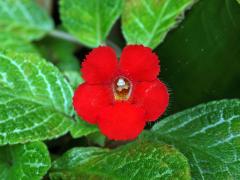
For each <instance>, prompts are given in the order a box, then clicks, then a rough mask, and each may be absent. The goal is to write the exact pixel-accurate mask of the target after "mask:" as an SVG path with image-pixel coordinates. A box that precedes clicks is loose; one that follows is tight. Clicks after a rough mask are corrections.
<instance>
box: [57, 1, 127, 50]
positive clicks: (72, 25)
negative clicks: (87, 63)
mask: <svg viewBox="0 0 240 180" xmlns="http://www.w3.org/2000/svg"><path fill="white" fill-rule="evenodd" d="M122 3H123V1H122V0H114V1H113V0H91V1H88V0H71V1H68V0H61V1H60V13H61V19H62V21H63V25H64V26H65V28H66V29H67V30H68V31H69V32H70V33H71V34H73V35H74V36H75V37H76V38H78V40H79V41H80V42H81V43H83V44H84V45H87V46H89V47H97V46H99V45H101V44H102V43H103V42H104V41H105V40H106V37H107V35H108V34H109V31H110V30H111V27H112V26H113V24H114V22H115V21H116V20H117V18H118V17H119V16H120V13H121V10H122Z"/></svg>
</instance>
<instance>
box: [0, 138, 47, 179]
mask: <svg viewBox="0 0 240 180" xmlns="http://www.w3.org/2000/svg"><path fill="white" fill-rule="evenodd" d="M50 166H51V161H50V157H49V153H48V150H47V147H46V146H45V145H44V144H43V143H42V142H34V143H28V144H23V145H21V144H19V145H13V146H3V147H0V177H1V178H0V179H4V180H15V179H17V180H29V179H31V180H39V179H41V178H42V177H43V176H44V175H45V174H46V173H47V170H48V169H49V168H50Z"/></svg>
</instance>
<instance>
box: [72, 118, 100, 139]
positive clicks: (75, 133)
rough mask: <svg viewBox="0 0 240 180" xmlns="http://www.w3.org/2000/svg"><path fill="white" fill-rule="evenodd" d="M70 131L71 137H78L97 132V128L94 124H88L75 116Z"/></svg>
mask: <svg viewBox="0 0 240 180" xmlns="http://www.w3.org/2000/svg"><path fill="white" fill-rule="evenodd" d="M70 132H71V135H72V137H73V138H80V137H82V136H87V135H89V134H92V133H95V132H98V128H97V126H96V125H92V124H89V123H87V122H85V121H83V120H82V119H80V118H79V117H77V118H76V122H75V124H74V126H73V127H72V129H71V131H70Z"/></svg>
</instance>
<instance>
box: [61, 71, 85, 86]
mask: <svg viewBox="0 0 240 180" xmlns="http://www.w3.org/2000/svg"><path fill="white" fill-rule="evenodd" d="M63 74H64V75H65V77H66V79H67V80H68V82H69V83H70V84H71V86H72V87H73V89H76V88H77V87H78V86H79V85H80V84H82V83H83V78H82V76H81V74H80V69H79V70H78V71H64V72H63Z"/></svg>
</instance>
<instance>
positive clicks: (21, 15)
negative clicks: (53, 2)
mask: <svg viewBox="0 0 240 180" xmlns="http://www.w3.org/2000/svg"><path fill="white" fill-rule="evenodd" d="M52 28H53V22H52V20H51V19H50V17H49V16H48V15H47V13H46V12H45V11H44V10H42V9H41V7H40V6H38V5H37V3H36V2H35V1H33V0H4V1H0V32H11V33H13V34H15V35H18V36H20V37H22V38H24V39H27V40H35V39H39V38H41V37H42V36H43V35H44V34H45V33H47V32H49V31H51V30H52Z"/></svg>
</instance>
